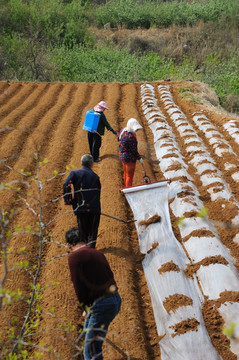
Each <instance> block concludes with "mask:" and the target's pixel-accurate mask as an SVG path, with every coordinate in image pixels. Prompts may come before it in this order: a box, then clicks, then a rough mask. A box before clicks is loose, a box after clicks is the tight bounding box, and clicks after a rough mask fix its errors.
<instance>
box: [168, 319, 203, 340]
mask: <svg viewBox="0 0 239 360" xmlns="http://www.w3.org/2000/svg"><path fill="white" fill-rule="evenodd" d="M199 324H200V322H199V321H198V320H197V319H194V318H193V319H187V320H183V321H181V322H180V323H178V324H176V325H174V326H171V328H173V329H174V331H175V333H176V334H173V335H172V337H175V336H177V335H181V334H185V333H186V332H187V331H198V325H199Z"/></svg>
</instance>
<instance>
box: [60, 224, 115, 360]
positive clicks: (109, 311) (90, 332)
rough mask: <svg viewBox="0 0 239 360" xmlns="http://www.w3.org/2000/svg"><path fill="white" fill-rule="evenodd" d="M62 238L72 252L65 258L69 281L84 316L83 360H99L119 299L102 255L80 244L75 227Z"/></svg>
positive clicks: (101, 356) (110, 271)
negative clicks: (69, 275)
mask: <svg viewBox="0 0 239 360" xmlns="http://www.w3.org/2000/svg"><path fill="white" fill-rule="evenodd" d="M65 238H66V242H67V243H68V244H69V246H70V247H71V249H72V252H71V253H70V255H69V257H68V264H69V269H70V273H71V280H72V282H73V285H74V288H75V293H76V296H77V298H78V300H79V303H80V307H81V308H82V311H83V315H84V316H85V323H84V332H85V342H84V359H85V360H91V359H97V360H102V359H103V354H102V345H103V339H104V338H105V336H106V333H107V330H108V327H109V324H110V323H111V321H112V320H113V319H114V318H115V316H116V315H117V314H118V313H119V311H120V307H121V297H120V295H119V293H118V288H117V285H116V282H115V279H114V275H113V273H112V270H111V268H110V265H109V263H108V261H107V259H106V257H105V256H104V254H103V253H102V252H100V251H99V250H97V249H95V248H90V247H88V246H87V244H85V243H84V242H82V241H81V234H80V230H79V228H77V227H75V228H71V229H70V230H68V231H67V232H66V234H65ZM87 308H88V311H85V310H86V309H87Z"/></svg>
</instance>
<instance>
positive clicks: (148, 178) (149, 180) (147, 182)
mask: <svg viewBox="0 0 239 360" xmlns="http://www.w3.org/2000/svg"><path fill="white" fill-rule="evenodd" d="M141 165H142V167H143V170H144V176H143V184H151V179H150V177H149V176H148V175H146V170H145V167H144V164H141Z"/></svg>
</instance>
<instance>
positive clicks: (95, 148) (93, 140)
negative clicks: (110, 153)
mask: <svg viewBox="0 0 239 360" xmlns="http://www.w3.org/2000/svg"><path fill="white" fill-rule="evenodd" d="M88 143H89V147H90V153H91V155H92V156H93V159H94V161H95V160H97V159H98V158H99V152H100V147H101V136H100V135H98V134H96V133H92V132H89V131H88Z"/></svg>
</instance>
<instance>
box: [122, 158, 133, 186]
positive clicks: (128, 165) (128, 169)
mask: <svg viewBox="0 0 239 360" xmlns="http://www.w3.org/2000/svg"><path fill="white" fill-rule="evenodd" d="M122 164H123V168H124V186H125V187H129V186H132V184H133V177H134V172H135V167H136V162H124V161H122Z"/></svg>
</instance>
